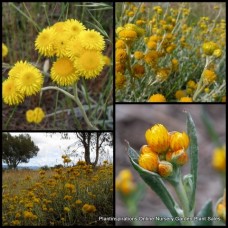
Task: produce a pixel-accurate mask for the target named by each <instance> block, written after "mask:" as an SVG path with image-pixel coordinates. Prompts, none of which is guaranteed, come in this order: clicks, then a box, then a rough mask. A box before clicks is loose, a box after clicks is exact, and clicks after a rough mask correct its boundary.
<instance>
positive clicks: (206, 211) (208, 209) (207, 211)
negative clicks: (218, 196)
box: [195, 200, 213, 226]
mask: <svg viewBox="0 0 228 228" xmlns="http://www.w3.org/2000/svg"><path fill="white" fill-rule="evenodd" d="M208 217H213V210H212V201H211V200H210V201H207V202H206V203H205V204H204V206H203V207H202V208H201V210H200V211H199V213H198V215H197V218H198V220H196V221H195V225H197V226H212V225H213V221H212V220H209V219H208ZM200 219H202V220H201V221H200Z"/></svg>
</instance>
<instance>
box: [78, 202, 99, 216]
mask: <svg viewBox="0 0 228 228" xmlns="http://www.w3.org/2000/svg"><path fill="white" fill-rule="evenodd" d="M96 210H97V209H96V207H95V206H94V205H92V204H87V203H86V204H84V206H83V207H82V212H83V213H85V214H89V213H93V212H96Z"/></svg>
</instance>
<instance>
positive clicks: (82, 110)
mask: <svg viewBox="0 0 228 228" xmlns="http://www.w3.org/2000/svg"><path fill="white" fill-rule="evenodd" d="M73 88H74V98H75V102H76V103H77V105H78V107H79V109H80V111H81V113H82V115H83V117H84V120H85V122H86V123H87V125H88V126H89V128H90V129H91V130H98V128H97V127H95V126H93V125H92V123H91V122H90V121H89V119H88V117H87V115H86V112H85V110H84V108H83V105H82V103H81V101H80V100H79V98H78V87H77V83H75V84H74V87H73Z"/></svg>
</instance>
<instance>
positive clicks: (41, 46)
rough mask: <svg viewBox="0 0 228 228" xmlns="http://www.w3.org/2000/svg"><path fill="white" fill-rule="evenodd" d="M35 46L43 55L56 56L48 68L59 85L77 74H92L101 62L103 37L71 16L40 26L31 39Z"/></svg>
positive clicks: (95, 72)
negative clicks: (61, 20)
mask: <svg viewBox="0 0 228 228" xmlns="http://www.w3.org/2000/svg"><path fill="white" fill-rule="evenodd" d="M35 47H36V50H38V52H39V53H40V54H41V55H43V56H47V57H50V56H57V57H58V59H57V60H56V62H55V63H54V64H53V66H52V68H51V78H52V80H53V81H54V82H56V83H57V84H58V85H60V86H68V85H72V84H74V83H75V82H76V81H77V80H79V78H80V76H82V77H84V78H86V79H91V78H94V77H96V76H98V75H99V74H100V73H101V71H102V69H103V67H104V64H105V61H104V57H103V55H102V51H103V50H104V48H105V41H104V37H103V36H102V35H101V34H100V33H99V32H97V31H95V30H94V29H92V30H90V29H86V27H85V26H84V25H83V24H82V23H81V22H80V21H78V20H75V19H68V20H66V21H64V22H57V23H55V24H54V25H52V26H51V27H47V28H44V29H43V30H42V31H41V32H40V33H39V35H38V36H37V38H36V40H35Z"/></svg>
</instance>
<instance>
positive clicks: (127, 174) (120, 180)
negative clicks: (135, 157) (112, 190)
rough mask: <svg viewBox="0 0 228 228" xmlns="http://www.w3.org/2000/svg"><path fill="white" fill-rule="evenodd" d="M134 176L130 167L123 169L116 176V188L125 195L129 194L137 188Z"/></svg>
mask: <svg viewBox="0 0 228 228" xmlns="http://www.w3.org/2000/svg"><path fill="white" fill-rule="evenodd" d="M135 188H136V186H135V184H134V182H133V176H132V173H131V171H130V170H129V169H123V170H121V171H120V172H119V174H118V176H117V177H116V189H117V190H118V191H119V192H120V193H121V194H123V195H129V194H130V193H132V192H133V191H134V190H135Z"/></svg>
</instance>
